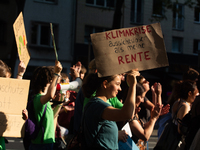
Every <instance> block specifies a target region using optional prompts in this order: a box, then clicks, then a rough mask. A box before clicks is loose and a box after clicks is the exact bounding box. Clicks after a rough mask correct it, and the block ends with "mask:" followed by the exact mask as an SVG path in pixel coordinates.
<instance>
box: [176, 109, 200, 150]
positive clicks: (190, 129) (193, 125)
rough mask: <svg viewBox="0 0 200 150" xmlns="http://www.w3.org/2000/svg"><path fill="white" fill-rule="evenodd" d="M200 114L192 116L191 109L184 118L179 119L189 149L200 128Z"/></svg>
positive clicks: (186, 147)
mask: <svg viewBox="0 0 200 150" xmlns="http://www.w3.org/2000/svg"><path fill="white" fill-rule="evenodd" d="M199 120H200V115H197V116H195V117H193V118H192V113H191V110H190V111H189V112H188V113H187V114H186V115H185V116H184V117H183V119H182V120H178V122H179V123H180V124H181V126H180V130H181V133H182V134H183V135H184V136H185V144H186V146H185V149H186V150H188V149H189V148H190V145H191V144H192V141H193V139H194V137H195V135H196V133H197V131H198V130H199V128H200V121H199Z"/></svg>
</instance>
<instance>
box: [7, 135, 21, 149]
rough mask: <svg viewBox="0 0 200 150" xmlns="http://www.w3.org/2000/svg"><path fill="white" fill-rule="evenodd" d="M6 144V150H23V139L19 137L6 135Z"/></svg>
mask: <svg viewBox="0 0 200 150" xmlns="http://www.w3.org/2000/svg"><path fill="white" fill-rule="evenodd" d="M6 139H7V140H8V142H9V143H8V144H6V150H24V146H23V140H22V139H21V138H12V137H6Z"/></svg>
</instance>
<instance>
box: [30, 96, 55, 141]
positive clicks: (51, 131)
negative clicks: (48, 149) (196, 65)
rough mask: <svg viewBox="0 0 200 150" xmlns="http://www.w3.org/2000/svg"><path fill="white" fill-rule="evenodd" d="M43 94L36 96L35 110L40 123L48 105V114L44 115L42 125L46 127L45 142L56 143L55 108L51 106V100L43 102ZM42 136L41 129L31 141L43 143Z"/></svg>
mask: <svg viewBox="0 0 200 150" xmlns="http://www.w3.org/2000/svg"><path fill="white" fill-rule="evenodd" d="M41 96H42V95H41V94H37V95H36V96H35V98H34V102H33V103H34V110H35V117H36V120H37V122H38V124H39V122H40V119H41V117H42V115H43V112H44V109H45V106H46V105H47V109H46V114H45V117H44V120H43V122H42V125H43V127H44V130H45V131H44V141H43V143H44V144H47V143H54V142H55V128H54V114H53V110H52V108H51V105H50V103H49V102H47V103H46V104H45V105H43V104H41V102H40V97H41ZM41 138H42V130H40V131H39V134H38V136H37V138H36V139H35V140H32V141H31V142H32V143H34V144H42V143H41Z"/></svg>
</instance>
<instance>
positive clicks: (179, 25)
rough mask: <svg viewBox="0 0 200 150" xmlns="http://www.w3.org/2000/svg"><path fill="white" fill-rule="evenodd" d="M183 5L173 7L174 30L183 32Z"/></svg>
mask: <svg viewBox="0 0 200 150" xmlns="http://www.w3.org/2000/svg"><path fill="white" fill-rule="evenodd" d="M183 16H184V12H183V5H181V4H174V5H173V29H177V30H183V23H184V22H183V21H184V20H183Z"/></svg>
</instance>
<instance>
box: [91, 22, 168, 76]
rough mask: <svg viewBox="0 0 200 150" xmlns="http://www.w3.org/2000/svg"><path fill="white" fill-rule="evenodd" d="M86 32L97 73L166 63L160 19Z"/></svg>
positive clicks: (101, 74) (140, 68) (151, 67)
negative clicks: (150, 22)
mask: <svg viewBox="0 0 200 150" xmlns="http://www.w3.org/2000/svg"><path fill="white" fill-rule="evenodd" d="M90 36H91V41H92V46H93V51H94V56H95V63H96V67H97V70H98V76H99V77H104V76H110V75H114V74H120V73H124V72H127V71H129V70H131V69H135V68H138V70H139V71H142V70H147V69H153V68H159V67H165V66H168V65H169V64H168V58H167V54H166V49H165V44H164V40H163V35H162V30H161V26H160V23H155V24H150V25H143V26H137V27H132V28H122V29H117V30H110V31H106V32H101V33H94V34H91V35H90Z"/></svg>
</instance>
